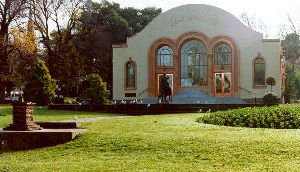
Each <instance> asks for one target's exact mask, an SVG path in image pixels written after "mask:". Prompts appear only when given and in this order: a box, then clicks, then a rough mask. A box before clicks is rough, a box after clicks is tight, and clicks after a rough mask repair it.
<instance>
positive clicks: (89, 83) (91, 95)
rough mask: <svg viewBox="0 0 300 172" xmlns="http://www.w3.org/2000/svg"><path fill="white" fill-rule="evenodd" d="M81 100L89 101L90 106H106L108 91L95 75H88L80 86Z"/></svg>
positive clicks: (104, 83)
mask: <svg viewBox="0 0 300 172" xmlns="http://www.w3.org/2000/svg"><path fill="white" fill-rule="evenodd" d="M81 87H82V88H81V96H80V97H81V99H83V100H89V102H90V103H91V104H99V105H101V104H108V103H109V100H108V98H109V90H107V88H106V82H103V81H102V79H101V77H100V76H99V75H97V74H90V75H88V76H87V77H86V79H85V80H84V81H83V82H82V84H81Z"/></svg>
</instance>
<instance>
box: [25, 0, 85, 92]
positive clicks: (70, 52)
mask: <svg viewBox="0 0 300 172" xmlns="http://www.w3.org/2000/svg"><path fill="white" fill-rule="evenodd" d="M82 5H83V3H82V0H43V1H40V0H32V2H31V6H32V8H33V22H34V25H35V27H36V29H37V30H38V32H39V33H40V35H41V40H40V42H41V43H42V45H43V46H44V48H45V53H46V58H45V59H46V60H45V61H46V63H47V66H48V67H49V71H50V74H51V76H52V77H53V78H55V79H56V80H57V81H58V84H59V87H60V88H62V91H63V93H64V94H65V95H67V96H70V95H71V94H72V92H75V94H76V88H77V87H78V85H79V78H80V77H81V74H80V73H81V72H80V71H82V70H81V66H82V63H81V61H82V60H81V59H80V57H79V54H78V53H77V50H76V48H75V47H74V46H73V43H72V40H73V39H74V37H76V36H77V33H76V30H75V27H76V24H77V22H78V19H79V17H80V16H81V9H82ZM50 23H54V24H55V29H54V31H50ZM62 23H66V24H65V25H62ZM74 90H75V91H74Z"/></svg>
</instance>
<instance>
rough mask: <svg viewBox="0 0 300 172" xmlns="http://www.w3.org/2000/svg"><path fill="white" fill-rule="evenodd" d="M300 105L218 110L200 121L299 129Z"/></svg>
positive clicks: (251, 126) (239, 125) (227, 124)
mask: <svg viewBox="0 0 300 172" xmlns="http://www.w3.org/2000/svg"><path fill="white" fill-rule="evenodd" d="M299 114H300V106H270V107H252V108H242V109H233V110H227V111H218V112H215V113H212V114H210V115H205V116H203V117H200V118H198V119H197V120H198V122H204V123H208V124H215V125H225V126H233V127H250V128H277V129H299V128H300V116H299Z"/></svg>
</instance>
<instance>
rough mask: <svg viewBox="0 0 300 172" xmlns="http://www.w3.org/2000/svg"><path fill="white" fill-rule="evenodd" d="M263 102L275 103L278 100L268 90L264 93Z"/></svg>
mask: <svg viewBox="0 0 300 172" xmlns="http://www.w3.org/2000/svg"><path fill="white" fill-rule="evenodd" d="M263 102H264V104H277V103H278V102H279V100H278V98H277V96H276V95H275V94H274V93H273V92H268V93H266V94H265V95H264V97H263Z"/></svg>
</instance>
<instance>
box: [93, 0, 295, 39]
mask: <svg viewBox="0 0 300 172" xmlns="http://www.w3.org/2000/svg"><path fill="white" fill-rule="evenodd" d="M93 1H95V2H101V0H93ZM108 1H109V2H116V3H119V4H120V5H121V7H135V8H139V9H142V8H145V7H149V6H155V7H157V8H161V9H162V10H163V12H165V11H167V10H169V9H171V8H174V7H177V6H180V5H185V4H207V5H212V6H216V7H219V8H222V9H224V10H226V11H228V12H230V13H231V14H233V15H235V16H236V17H238V18H240V15H241V13H243V12H247V13H248V14H250V15H251V16H252V15H253V16H255V18H258V19H260V20H261V21H263V22H264V23H265V24H266V25H267V26H268V28H269V31H268V32H269V34H270V37H269V38H278V33H279V26H280V25H283V24H287V15H290V16H291V18H293V19H294V21H295V24H296V25H297V26H298V28H300V0H281V1H279V0H247V1H245V0H184V1H183V0H108Z"/></svg>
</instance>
